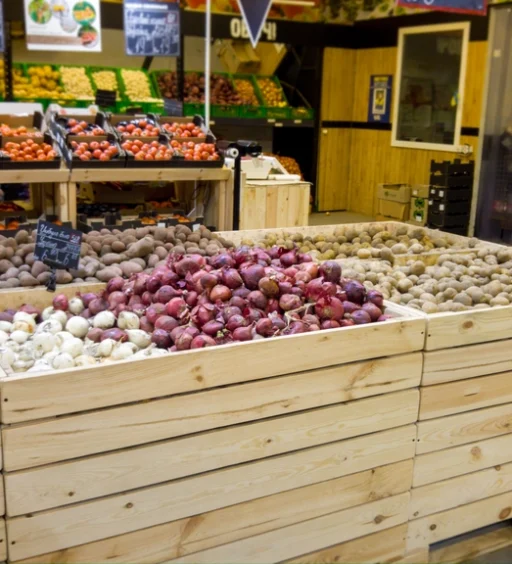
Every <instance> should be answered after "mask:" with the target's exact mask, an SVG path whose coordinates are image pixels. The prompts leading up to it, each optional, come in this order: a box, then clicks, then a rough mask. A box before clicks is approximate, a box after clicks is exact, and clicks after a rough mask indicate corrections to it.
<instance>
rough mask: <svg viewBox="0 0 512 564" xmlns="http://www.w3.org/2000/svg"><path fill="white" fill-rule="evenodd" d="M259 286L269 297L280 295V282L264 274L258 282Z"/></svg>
mask: <svg viewBox="0 0 512 564" xmlns="http://www.w3.org/2000/svg"><path fill="white" fill-rule="evenodd" d="M258 288H259V289H260V291H261V292H263V294H265V296H267V298H275V297H276V296H278V295H279V284H278V283H277V281H276V280H273V279H272V278H269V277H268V276H264V277H263V278H261V279H260V280H259V282H258Z"/></svg>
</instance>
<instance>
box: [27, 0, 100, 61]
mask: <svg viewBox="0 0 512 564" xmlns="http://www.w3.org/2000/svg"><path fill="white" fill-rule="evenodd" d="M24 12H25V30H26V36H27V48H28V49H29V50H34V51H101V10H100V0H87V1H80V2H77V1H76V0H51V1H50V0H24Z"/></svg>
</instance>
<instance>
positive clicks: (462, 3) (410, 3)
mask: <svg viewBox="0 0 512 564" xmlns="http://www.w3.org/2000/svg"><path fill="white" fill-rule="evenodd" d="M397 3H398V5H399V6H404V7H406V8H421V9H423V10H435V11H436V12H457V13H461V14H478V15H480V16H485V15H486V14H487V0H398V2H397Z"/></svg>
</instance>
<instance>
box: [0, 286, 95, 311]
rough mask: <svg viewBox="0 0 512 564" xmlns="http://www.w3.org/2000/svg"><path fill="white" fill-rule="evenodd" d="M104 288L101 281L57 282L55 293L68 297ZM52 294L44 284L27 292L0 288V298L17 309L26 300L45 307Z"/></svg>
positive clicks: (49, 301) (20, 289)
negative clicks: (80, 282)
mask: <svg viewBox="0 0 512 564" xmlns="http://www.w3.org/2000/svg"><path fill="white" fill-rule="evenodd" d="M104 288H105V284H104V283H103V282H98V283H94V282H84V283H83V284H59V285H58V286H57V290H56V293H59V294H64V295H66V296H67V297H68V298H71V297H73V296H76V294H77V293H86V292H100V291H101V290H103V289H104ZM53 296H54V295H53V294H51V293H49V292H48V290H47V289H46V288H45V287H44V286H38V287H36V288H31V289H30V292H29V293H27V289H26V288H13V289H10V290H0V300H2V302H4V300H5V303H7V302H8V303H9V307H12V308H13V309H17V308H19V307H20V306H22V305H23V304H26V303H27V302H28V303H29V304H30V305H33V306H35V307H43V308H44V307H47V306H48V305H51V301H52V299H53Z"/></svg>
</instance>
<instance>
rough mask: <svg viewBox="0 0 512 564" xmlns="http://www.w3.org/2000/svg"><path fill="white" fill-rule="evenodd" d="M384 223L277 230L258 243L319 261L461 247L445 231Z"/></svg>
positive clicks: (475, 243)
mask: <svg viewBox="0 0 512 564" xmlns="http://www.w3.org/2000/svg"><path fill="white" fill-rule="evenodd" d="M385 227H386V226H385V225H379V224H368V225H366V226H364V227H363V229H366V230H363V231H360V230H356V229H354V228H353V227H348V226H343V225H341V226H339V227H336V228H335V229H334V230H333V231H332V232H331V233H327V232H325V233H320V234H318V235H314V236H309V235H302V234H301V233H291V232H286V231H283V232H277V233H269V234H266V236H265V238H264V239H263V240H262V241H261V242H258V246H261V247H263V248H270V247H273V246H274V245H279V246H283V247H286V248H288V249H292V248H294V245H297V246H299V248H300V252H302V253H309V254H310V255H311V256H312V257H313V258H315V259H317V260H320V261H322V260H333V259H344V258H349V257H354V258H358V259H363V260H364V259H372V258H373V259H382V260H387V261H389V262H393V259H394V256H395V255H409V254H411V255H414V254H417V255H419V254H421V253H426V252H429V251H432V250H435V251H443V250H447V249H456V248H459V249H460V248H462V247H461V245H460V243H459V244H457V243H455V241H454V240H452V239H450V238H448V237H447V236H446V234H444V233H439V236H438V237H430V236H429V235H428V232H427V231H425V229H423V228H421V227H414V226H407V225H402V226H399V227H398V228H396V229H394V232H393V231H391V230H390V231H387V230H386V229H385ZM242 243H243V244H249V245H250V244H254V242H253V241H249V240H244V241H242ZM480 243H481V241H479V240H478V239H475V238H473V239H470V240H469V242H468V246H469V247H470V248H474V247H477V246H478V245H479V244H480Z"/></svg>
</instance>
